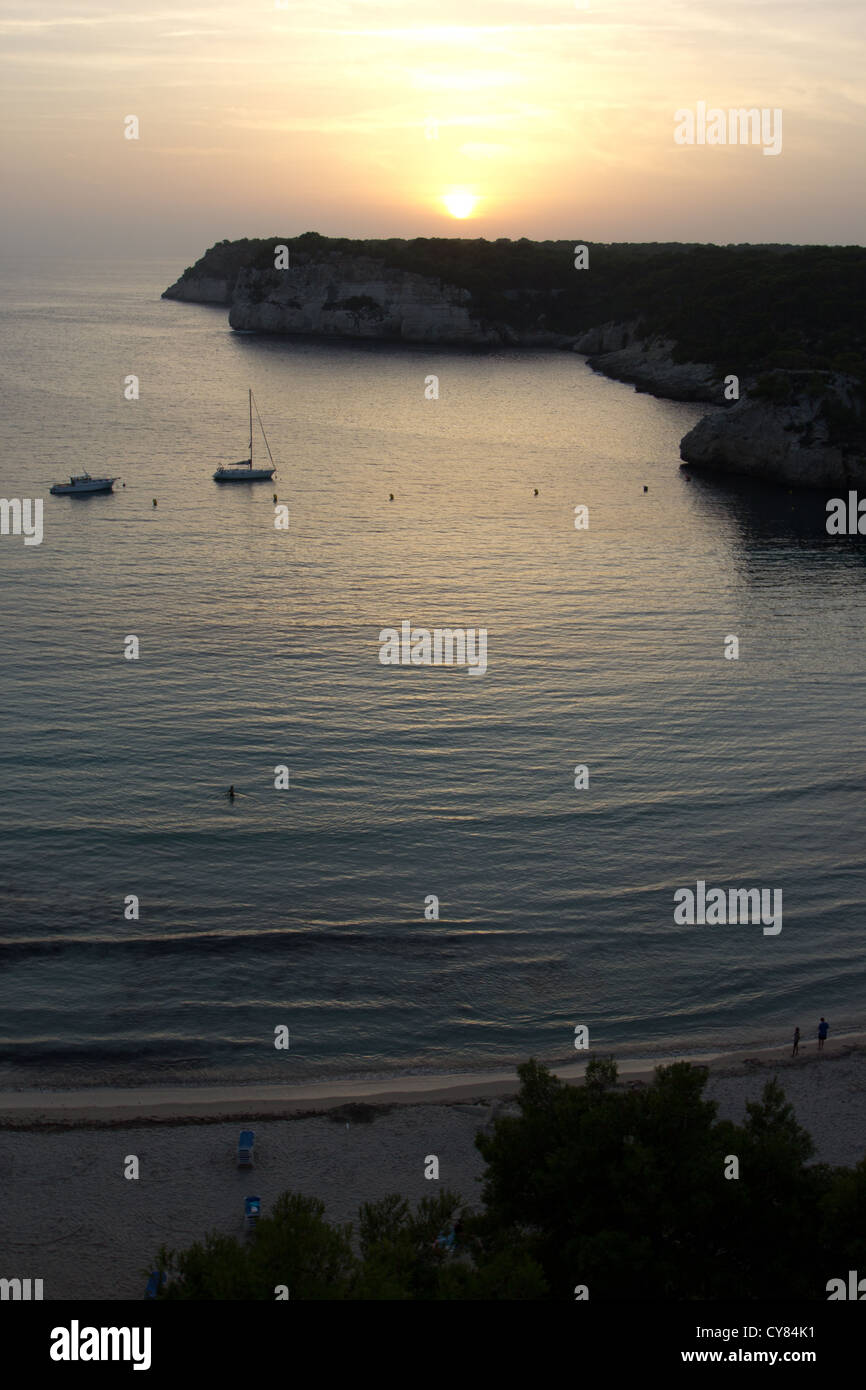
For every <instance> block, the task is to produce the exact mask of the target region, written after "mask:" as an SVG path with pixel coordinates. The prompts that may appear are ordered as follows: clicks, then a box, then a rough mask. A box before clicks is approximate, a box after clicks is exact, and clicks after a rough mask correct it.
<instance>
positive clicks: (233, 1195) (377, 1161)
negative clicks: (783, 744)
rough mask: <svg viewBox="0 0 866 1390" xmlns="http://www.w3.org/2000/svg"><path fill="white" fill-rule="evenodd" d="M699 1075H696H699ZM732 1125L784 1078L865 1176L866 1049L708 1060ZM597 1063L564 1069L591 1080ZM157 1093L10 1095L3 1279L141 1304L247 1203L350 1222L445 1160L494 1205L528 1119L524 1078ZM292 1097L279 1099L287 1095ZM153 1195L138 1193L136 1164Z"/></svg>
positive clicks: (0, 1149) (639, 1070)
mask: <svg viewBox="0 0 866 1390" xmlns="http://www.w3.org/2000/svg"><path fill="white" fill-rule="evenodd" d="M691 1060H698V1059H691ZM701 1060H704V1061H705V1062H706V1065H707V1066H708V1068H709V1073H710V1074H709V1080H708V1084H707V1089H706V1092H705V1094H706V1096H707V1098H709V1099H711V1100H714V1101H716V1102H717V1103H718V1106H719V1111H718V1114H719V1118H723V1119H731V1120H734V1121H742V1120H743V1118H744V1116H745V1105H746V1103H747V1102H748V1101H750V1100H757V1099H759V1097H760V1094H761V1091H762V1089H763V1087H764V1085H765V1083H766V1082H767V1081H768V1080H769V1079H771V1078H772V1077H773V1076H774V1075H776V1076H778V1078H779V1081H780V1083H781V1085H782V1086H783V1088H784V1090H785V1092H786V1094H787V1096H788V1099H789V1100H790V1101H791V1102H792V1104H793V1105H794V1108H795V1111H796V1113H797V1117H798V1120H799V1121H800V1123H801V1124H802V1125H803V1126H804V1127H805V1128H806V1129H808V1130H809V1132H810V1133H811V1135H812V1137H813V1140H814V1142H815V1149H816V1152H815V1156H814V1160H815V1161H821V1162H826V1163H830V1164H834V1165H852V1164H854V1163H856V1162H858V1161H859V1160H860V1159H861V1158H863V1157H864V1153H866V1068H864V1061H866V1037H864V1036H863V1035H862V1034H860V1035H851V1036H850V1037H847V1038H840V1039H837V1040H835V1041H834V1042H831V1043H829V1044H828V1045H827V1048H826V1050H825V1052H824V1053H823V1054H818V1052H817V1049H816V1044H815V1043H814V1042H812V1041H810V1042H809V1043H808V1044H806V1045H805V1046H804V1047H802V1048H801V1053H800V1056H799V1057H798V1058H795V1059H791V1057H790V1047H784V1048H778V1049H770V1050H766V1051H761V1052H752V1053H750V1054H748V1055H746V1054H727V1055H721V1056H716V1057H713V1058H707V1059H701ZM583 1068H584V1064H583V1063H579V1064H577V1063H576V1064H572V1065H569V1066H565V1067H561V1068H557V1069H556V1070H557V1073H558V1074H559V1075H560V1076H561V1077H562V1078H563V1079H564V1080H568V1081H571V1082H579V1079H580V1074H582V1071H583ZM651 1077H652V1066H651V1064H648V1063H647V1062H646V1061H645V1060H644V1061H635V1062H630V1063H626V1062H623V1063H621V1064H620V1081H621V1084H622V1085H624V1086H630V1085H631V1086H633V1085H640V1084H646V1083H647V1081H648V1080H650V1079H651ZM240 1089H242V1088H222V1087H214V1088H211V1089H210V1090H207V1089H206V1088H179V1087H176V1088H171V1089H165V1090H163V1091H160V1090H158V1089H157V1088H151V1089H148V1090H146V1091H141V1092H140V1093H138V1095H137V1097H136V1093H135V1092H133V1091H127V1092H121V1091H99V1092H97V1091H94V1092H91V1093H87V1092H77V1093H76V1092H65V1093H64V1092H55V1093H49V1092H38V1093H37V1092H24V1091H21V1092H12V1093H6V1094H2V1095H0V1155H2V1164H3V1170H4V1172H5V1173H6V1175H7V1183H6V1199H7V1200H6V1202H5V1203H4V1208H3V1212H2V1215H0V1249H2V1250H3V1261H4V1265H5V1266H6V1268H4V1270H3V1271H0V1272H2V1274H3V1275H4V1276H5V1277H13V1276H14V1277H20V1278H27V1277H30V1278H37V1279H42V1280H43V1281H44V1297H45V1299H46V1300H55V1299H97V1298H106V1299H121V1300H124V1299H138V1298H141V1297H142V1294H143V1290H144V1285H145V1282H146V1279H147V1274H148V1272H149V1271H150V1269H151V1268H152V1267H153V1261H154V1256H155V1254H156V1251H157V1249H158V1248H159V1246H160V1245H161V1244H166V1245H168V1246H169V1247H170V1248H175V1249H179V1248H183V1247H184V1246H186V1245H188V1244H190V1243H191V1242H192V1241H194V1240H197V1239H201V1238H202V1237H203V1236H204V1235H205V1234H206V1232H208V1231H210V1230H219V1231H222V1232H225V1233H227V1234H240V1233H241V1230H242V1216H243V1203H244V1198H245V1197H246V1196H248V1195H253V1194H254V1195H256V1196H258V1197H260V1198H261V1199H262V1204H263V1212H264V1213H265V1214H266V1213H267V1212H268V1210H269V1209H270V1208H271V1207H272V1205H273V1202H274V1200H275V1199H276V1197H277V1196H278V1195H279V1194H280V1193H281V1192H283V1191H285V1190H286V1189H289V1188H290V1189H292V1190H294V1191H297V1192H301V1193H304V1194H305V1195H308V1196H315V1197H319V1198H321V1199H322V1201H323V1202H324V1203H325V1208H326V1215H327V1217H328V1219H329V1220H331V1221H334V1222H345V1221H354V1220H355V1219H356V1218H357V1212H358V1208H359V1206H360V1204H361V1203H362V1202H367V1201H373V1200H375V1199H377V1198H379V1197H382V1196H384V1195H386V1194H387V1193H392V1192H399V1193H400V1194H402V1195H404V1196H405V1197H407V1198H408V1199H409V1200H410V1201H411V1202H413V1203H415V1202H417V1201H418V1200H419V1199H420V1198H421V1197H423V1196H425V1195H429V1194H430V1191H431V1186H432V1184H431V1182H430V1181H429V1180H427V1179H425V1177H424V1168H425V1160H426V1158H427V1156H428V1155H431V1154H435V1155H436V1156H437V1158H438V1159H439V1173H440V1176H439V1187H440V1188H444V1187H448V1188H450V1189H451V1190H453V1191H455V1192H457V1193H458V1194H459V1195H460V1197H461V1199H462V1200H463V1202H465V1203H466V1204H467V1205H469V1206H474V1205H476V1204H478V1203H479V1202H480V1190H481V1178H482V1174H483V1167H484V1165H483V1162H482V1160H481V1157H480V1155H479V1153H478V1151H477V1149H476V1148H475V1144H474V1140H475V1136H476V1134H477V1133H478V1132H479V1130H482V1129H484V1128H486V1127H488V1126H490V1125H491V1124H492V1123H493V1121H494V1119H495V1117H496V1115H497V1114H503V1113H509V1112H510V1111H511V1110H512V1109H513V1099H512V1098H513V1096H514V1095H515V1093H516V1091H517V1079H516V1076H515V1075H514V1073H510V1074H508V1073H486V1074H483V1075H479V1076H475V1077H473V1076H466V1075H462V1076H460V1075H449V1076H438V1077H437V1076H427V1077H420V1078H414V1077H412V1078H409V1077H407V1078H399V1079H396V1080H395V1079H392V1080H390V1081H387V1080H386V1081H377V1082H362V1081H353V1082H351V1083H345V1082H331V1083H328V1084H327V1085H318V1086H308V1087H293V1088H288V1087H283V1088H279V1087H266V1086H262V1087H247V1088H245V1094H242V1095H238V1094H237V1092H238V1090H240ZM280 1091H281V1092H282V1094H281V1095H279V1096H278V1095H276V1094H273V1093H274V1092H280ZM245 1123H249V1124H250V1125H251V1126H252V1127H253V1128H254V1129H255V1133H256V1165H255V1167H254V1169H253V1170H252V1171H250V1170H242V1169H238V1168H237V1166H236V1163H235V1153H236V1147H237V1138H238V1131H239V1129H240V1128H241V1126H242V1125H243V1124H245ZM132 1155H135V1156H136V1157H137V1159H138V1166H139V1174H140V1176H139V1177H138V1178H137V1179H128V1178H125V1177H124V1168H125V1167H129V1166H130V1165H129V1158H130V1156H132Z"/></svg>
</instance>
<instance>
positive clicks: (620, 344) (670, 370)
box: [572, 322, 723, 404]
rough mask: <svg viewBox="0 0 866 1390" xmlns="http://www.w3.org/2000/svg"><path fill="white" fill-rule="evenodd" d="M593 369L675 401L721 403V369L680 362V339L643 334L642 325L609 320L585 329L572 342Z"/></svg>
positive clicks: (701, 364) (704, 364)
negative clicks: (676, 353) (677, 355)
mask: <svg viewBox="0 0 866 1390" xmlns="http://www.w3.org/2000/svg"><path fill="white" fill-rule="evenodd" d="M572 347H573V349H574V351H575V352H581V353H583V354H584V355H585V356H586V357H587V358H588V361H589V365H590V366H591V367H592V369H593V371H596V372H601V373H602V375H604V376H609V377H613V378H614V380H615V381H627V382H630V383H631V384H632V385H633V386H634V387H635V389H636V390H637V391H646V392H649V393H650V394H651V395H654V396H663V397H665V399H666V400H672V401H713V402H715V403H716V404H718V403H720V402H721V400H722V398H723V388H722V382H721V378H720V374H719V372H718V371H717V370H716V369H715V368H714V367H712V366H711V365H710V364H709V363H708V362H677V361H676V360H675V358H674V352H675V349H676V343H675V342H674V341H673V340H672V339H670V338H664V337H660V336H657V335H656V336H650V337H641V336H640V328H639V325H638V324H637V323H635V322H631V323H627V324H617V323H606V324H602V325H601V326H600V327H598V328H591V329H590V330H589V332H587V333H582V334H581V335H580V337H579V338H578V339H577V340H576V341H575V342H574V343H573V344H572Z"/></svg>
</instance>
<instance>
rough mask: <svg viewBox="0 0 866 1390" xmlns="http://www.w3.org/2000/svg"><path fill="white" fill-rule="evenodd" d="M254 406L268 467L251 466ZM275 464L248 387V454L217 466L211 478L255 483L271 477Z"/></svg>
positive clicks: (218, 481)
mask: <svg viewBox="0 0 866 1390" xmlns="http://www.w3.org/2000/svg"><path fill="white" fill-rule="evenodd" d="M254 407H255V412H256V419H257V420H258V422H259V427H260V428H261V431H262V438H263V439H264V441H265V448H266V449H267V451H268V458H269V459H270V461H271V466H270V468H253V408H254ZM276 469H277V465H276V464H275V463H274V456H273V454H272V453H271V446H270V444H269V443H268V436H267V435H266V434H265V427H264V425H263V424H262V417H261V415H259V408H258V406H257V405H256V403H255V400H254V398H253V393H252V388H250V456H249V458H248V459H242V460H241V462H240V463H233V464H230V465H229V466H228V467H227V468H218V469H217V471H216V472H215V473H214V475H213V478H214V482H215V483H257V482H262V481H264V479H265V478H272V477H273V476H274V473H275V472H276Z"/></svg>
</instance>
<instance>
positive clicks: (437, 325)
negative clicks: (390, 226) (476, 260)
mask: <svg viewBox="0 0 866 1390" xmlns="http://www.w3.org/2000/svg"><path fill="white" fill-rule="evenodd" d="M470 302H471V295H470V294H469V292H468V290H461V289H459V288H457V286H455V285H446V284H443V283H442V282H441V281H433V280H428V279H425V278H424V277H423V276H421V275H413V274H412V273H411V272H408V271H400V270H393V269H389V268H388V267H386V266H383V265H382V264H381V262H377V261H374V260H370V259H368V258H365V257H351V256H340V255H331V256H328V257H327V258H326V259H325V260H323V261H320V262H312V261H307V262H306V263H305V264H299V265H296V266H293V267H292V268H290V269H287V270H257V269H252V268H250V269H245V270H242V271H241V272H240V274H239V276H238V279H237V282H236V284H235V288H234V294H233V297H232V303H231V309H230V311H229V323H230V325H231V327H232V328H237V329H247V330H249V329H254V330H256V331H257V332H259V333H309V334H315V335H317V336H320V337H329V338H387V339H399V340H401V341H403V342H408V343H431V344H435V343H458V344H464V345H466V346H473V347H488V346H498V345H500V344H502V343H503V342H504V341H505V336H504V329H503V327H502V326H496V325H494V324H491V323H487V322H485V321H484V320H483V319H481V318H479V317H478V316H476V315H474V314H472V313H471V312H470V307H469V306H470Z"/></svg>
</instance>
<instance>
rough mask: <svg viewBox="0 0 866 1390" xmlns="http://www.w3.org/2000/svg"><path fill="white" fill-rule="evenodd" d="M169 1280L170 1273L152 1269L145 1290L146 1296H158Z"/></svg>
mask: <svg viewBox="0 0 866 1390" xmlns="http://www.w3.org/2000/svg"><path fill="white" fill-rule="evenodd" d="M167 1282H168V1275H167V1274H166V1273H165V1270H162V1269H155V1270H153V1271H152V1273H151V1276H150V1278H149V1279H148V1281H147V1288H146V1289H145V1291H144V1296H145V1298H156V1296H157V1294H158V1293H159V1291H160V1289H161V1288H162V1287H163V1286H164V1285H165V1284H166V1283H167Z"/></svg>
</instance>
